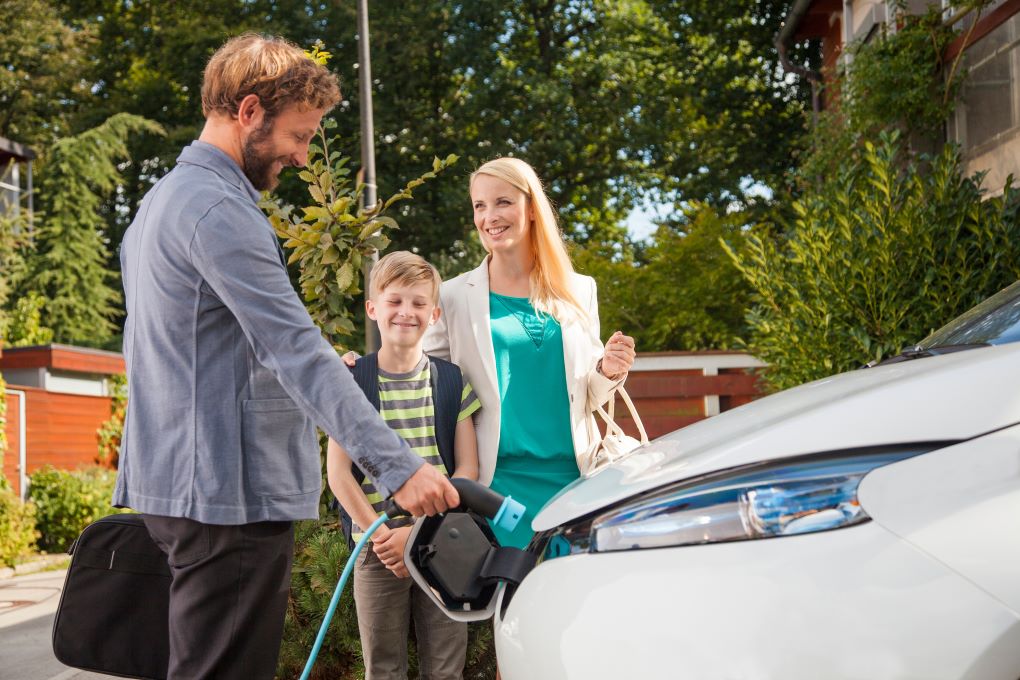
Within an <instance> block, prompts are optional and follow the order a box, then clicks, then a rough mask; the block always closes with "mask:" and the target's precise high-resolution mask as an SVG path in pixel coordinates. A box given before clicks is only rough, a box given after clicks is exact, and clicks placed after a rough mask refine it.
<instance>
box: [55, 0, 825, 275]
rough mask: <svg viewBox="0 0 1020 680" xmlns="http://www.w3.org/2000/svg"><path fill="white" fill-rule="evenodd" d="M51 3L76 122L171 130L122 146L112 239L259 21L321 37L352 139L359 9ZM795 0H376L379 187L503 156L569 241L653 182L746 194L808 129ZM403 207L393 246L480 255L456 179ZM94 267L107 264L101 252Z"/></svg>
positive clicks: (604, 224)
mask: <svg viewBox="0 0 1020 680" xmlns="http://www.w3.org/2000/svg"><path fill="white" fill-rule="evenodd" d="M35 1H36V2H42V0H35ZM47 4H48V5H49V6H50V7H55V8H57V10H58V12H59V14H60V15H61V16H62V17H63V20H64V24H65V25H69V26H74V27H75V28H76V29H78V30H81V31H82V32H85V31H88V32H89V34H90V36H91V39H92V40H93V42H91V43H88V50H87V55H86V56H87V59H85V60H84V67H83V68H79V67H77V66H75V67H74V68H73V69H71V70H73V71H75V72H76V73H78V76H79V77H78V80H79V81H80V82H82V83H85V84H87V86H88V88H89V89H88V91H87V92H85V93H84V94H83V95H82V96H81V97H80V99H82V100H87V101H86V103H87V106H86V105H81V104H78V105H76V107H75V109H74V110H75V111H78V114H77V115H76V116H75V117H74V119H73V123H74V129H75V130H81V129H87V128H88V127H91V126H93V125H96V124H98V123H99V122H101V121H102V120H104V119H106V118H107V117H109V116H111V115H113V114H115V113H118V112H130V113H133V114H136V115H141V116H144V117H146V118H149V119H153V120H158V121H160V123H161V124H163V125H164V127H165V128H166V129H167V131H168V134H167V136H166V137H165V138H163V137H160V136H158V135H151V134H142V135H138V136H136V137H134V138H132V140H131V141H130V142H129V144H130V149H131V154H130V158H129V159H128V160H126V161H125V162H124V163H123V164H122V173H123V176H124V180H125V181H124V185H123V190H122V191H118V192H117V193H116V194H115V195H111V196H109V197H108V198H107V199H106V201H104V205H103V209H102V212H103V213H104V215H105V217H106V220H107V225H106V231H105V233H106V236H107V238H108V240H109V243H110V244H112V245H114V246H115V245H116V244H118V243H119V242H120V240H121V238H122V235H123V232H124V230H125V229H126V228H127V225H128V224H129V223H130V221H131V218H132V217H133V215H134V212H135V210H136V206H137V204H138V201H139V199H140V198H141V196H142V194H144V193H145V191H147V190H148V189H149V188H150V187H151V184H152V182H153V181H154V180H155V179H156V178H158V177H160V176H161V175H162V174H164V173H165V172H166V171H167V170H168V169H169V168H171V167H173V164H174V160H175V159H176V157H177V155H178V153H179V151H180V147H181V146H182V145H183V144H186V143H187V142H188V141H190V140H191V139H193V138H194V137H195V136H196V135H197V133H198V131H199V129H200V128H201V125H202V115H201V108H200V102H199V92H200V84H201V74H202V69H203V68H204V66H205V63H206V62H207V61H208V58H209V56H210V55H211V54H212V52H213V50H215V49H216V48H217V47H218V46H219V45H220V44H222V42H223V40H224V39H225V38H226V37H228V36H230V35H236V34H238V33H241V32H243V31H257V32H263V33H274V34H280V35H283V36H285V37H287V38H288V39H290V40H292V41H294V42H295V43H297V44H299V45H308V44H311V43H312V42H313V41H314V40H315V39H317V38H321V39H322V40H323V42H324V44H325V49H326V50H328V51H329V52H331V53H332V54H333V55H334V58H333V61H332V62H331V63H334V64H336V65H337V70H338V71H339V73H340V74H341V76H342V78H343V84H344V87H343V89H344V92H345V95H346V97H347V99H346V100H345V101H343V102H342V103H341V104H340V106H339V108H338V113H339V114H340V115H339V116H338V122H339V132H340V136H341V137H342V138H343V139H345V140H347V139H349V140H351V141H352V142H353V143H354V144H357V143H358V141H359V140H360V130H359V119H358V115H357V111H358V107H359V92H358V88H357V78H358V67H357V63H358V61H359V57H358V55H357V46H358V40H357V38H356V34H355V31H356V26H357V22H356V21H355V11H356V10H355V3H350V2H336V3H301V2H299V3H282V2H274V1H272V0H202V1H199V0H175V2H172V3H167V2H158V1H157V0H137V1H134V2H123V1H122V0H89V1H88V2H80V1H74V2H72V1H70V0H52V2H50V3H47ZM792 4H793V3H792V0H764V1H762V2H754V3H747V2H738V1H736V0H723V1H719V0H716V1H713V2H709V1H708V0H690V1H687V0H685V1H684V2H680V1H679V0H628V1H627V2H612V1H609V0H562V1H559V2H542V3H538V2H518V3H508V2H504V1H501V0H476V1H475V2H471V3H450V2H444V1H443V0H419V1H417V2H413V3H408V2H398V1H397V0H374V1H373V2H372V3H371V8H370V24H371V31H372V36H371V45H372V71H373V76H374V80H375V86H374V87H373V98H374V103H375V106H374V108H375V131H376V139H375V144H376V165H377V168H378V182H379V185H380V195H389V194H391V193H393V192H396V191H399V189H400V187H401V184H400V180H401V179H402V177H403V176H404V172H405V168H408V167H410V168H418V167H427V166H428V164H429V163H430V162H431V159H432V156H433V155H439V156H440V157H445V156H446V155H447V154H449V153H451V152H454V153H457V154H458V155H461V156H462V158H463V160H462V161H461V163H462V165H464V166H465V167H466V168H469V169H470V168H473V167H477V166H478V165H480V164H481V163H482V162H484V161H486V160H489V159H491V158H493V157H495V156H499V155H507V154H514V155H517V156H521V157H523V158H525V159H527V160H528V161H530V162H531V163H532V164H533V165H534V166H535V167H536V168H538V169H539V172H540V174H541V176H542V177H543V178H544V179H545V180H546V184H547V186H548V190H549V193H550V194H551V196H552V197H553V199H554V202H555V203H556V205H557V206H558V211H559V216H560V218H561V222H562V224H563V226H564V231H565V232H566V233H567V234H568V235H569V236H570V237H571V238H575V239H576V240H578V241H579V242H587V241H588V240H589V239H591V240H595V241H607V240H612V241H619V240H621V239H622V237H623V228H622V226H621V224H622V220H623V218H624V217H625V216H626V215H627V214H628V213H629V211H630V209H631V208H632V207H633V206H634V205H635V203H636V202H639V201H640V200H642V199H644V198H646V197H647V196H648V195H649V194H651V195H652V198H653V200H656V201H659V200H661V201H665V202H670V201H673V200H675V201H676V204H677V205H678V206H679V205H682V204H683V203H684V202H687V201H691V200H704V201H707V202H711V203H713V204H714V205H717V206H721V205H724V204H726V203H728V202H729V201H731V200H737V201H739V202H742V203H745V204H746V203H751V202H753V200H754V199H753V198H751V197H750V196H749V195H748V194H749V192H748V187H750V186H754V185H755V184H756V183H760V184H764V185H767V186H770V187H773V188H776V187H777V186H778V185H780V184H781V183H782V182H783V175H784V173H785V172H787V171H788V170H789V169H790V167H791V165H792V161H791V152H792V150H793V148H794V147H795V146H796V144H797V139H798V137H799V135H800V133H801V131H802V129H803V125H804V122H803V112H804V109H805V105H806V102H807V101H808V88H807V85H806V83H804V82H801V81H800V80H793V81H789V80H788V79H787V78H786V74H785V73H783V71H782V70H781V69H780V68H778V65H777V62H778V57H777V53H776V49H775V46H774V44H773V43H774V37H775V34H776V32H777V31H778V30H779V27H780V25H781V22H782V20H783V19H784V17H785V16H786V15H787V13H788V10H789V8H790V7H791V6H792ZM51 13H52V10H51ZM40 42H42V41H40ZM797 49H798V50H800V48H797ZM75 63H76V64H77V63H78V62H75ZM304 191H305V188H304V185H303V183H300V182H298V181H291V180H290V179H289V178H286V177H285V178H284V179H283V182H282V185H281V188H280V190H279V191H278V195H279V196H281V197H282V200H283V201H284V202H289V203H292V204H295V205H298V204H301V203H303V199H302V198H300V197H301V196H302V195H303V194H304ZM678 211H679V208H678ZM400 216H401V217H402V218H403V219H402V222H403V223H406V224H413V225H414V229H404V230H401V231H399V232H395V233H393V234H392V235H391V237H392V238H393V239H394V245H395V246H396V247H399V248H404V249H415V250H416V251H417V252H420V253H421V254H422V255H424V256H425V257H426V258H428V259H429V260H430V261H432V260H437V259H438V260H442V261H444V262H446V263H447V264H449V265H450V268H449V270H448V273H449V274H455V273H459V272H461V271H464V270H466V269H470V268H471V267H473V266H474V265H475V264H476V263H477V262H476V261H475V260H474V258H473V257H472V258H468V259H465V258H462V257H459V253H460V252H462V250H463V248H462V245H463V244H464V243H465V242H466V239H467V237H468V235H469V234H470V233H471V231H472V228H471V211H470V208H469V205H468V200H467V190H466V177H465V176H464V174H462V173H446V174H445V175H443V176H440V177H438V178H437V179H436V181H434V182H430V183H429V184H428V185H426V186H424V187H422V188H421V190H420V191H417V192H416V193H415V201H414V203H413V204H406V205H403V206H401V207H400ZM108 266H109V267H110V268H111V269H113V270H116V269H118V268H119V263H118V262H117V260H116V258H114V257H111V258H110V260H109V261H108Z"/></svg>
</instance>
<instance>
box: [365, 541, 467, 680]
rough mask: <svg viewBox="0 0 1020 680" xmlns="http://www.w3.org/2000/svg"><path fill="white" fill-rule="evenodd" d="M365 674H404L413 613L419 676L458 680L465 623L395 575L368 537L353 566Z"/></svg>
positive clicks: (386, 678)
mask: <svg viewBox="0 0 1020 680" xmlns="http://www.w3.org/2000/svg"><path fill="white" fill-rule="evenodd" d="M354 603H355V605H356V607H357V610H358V628H359V630H360V632H361V649H362V653H363V654H364V657H365V680H407V637H408V628H409V624H410V621H411V619H412V617H413V619H414V632H415V638H416V640H417V643H418V668H419V676H418V677H419V678H421V679H422V680H462V678H463V677H464V661H465V657H466V655H467V624H466V623H459V622H457V621H452V620H451V619H449V618H447V617H446V615H445V614H443V613H442V612H441V611H440V610H439V608H438V607H437V606H436V605H435V604H434V603H433V602H432V600H430V599H429V597H428V595H426V594H425V593H424V592H422V590H421V588H419V587H418V584H416V583H415V582H414V580H413V579H410V578H397V577H396V576H395V575H394V574H393V572H391V571H390V570H389V569H387V568H386V567H385V566H384V565H383V563H382V562H380V561H379V558H378V557H376V555H375V553H374V552H373V551H372V544H371V543H368V544H366V545H365V547H364V548H363V552H362V554H361V555H359V556H358V564H357V566H355V568H354Z"/></svg>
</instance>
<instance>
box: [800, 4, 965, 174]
mask: <svg viewBox="0 0 1020 680" xmlns="http://www.w3.org/2000/svg"><path fill="white" fill-rule="evenodd" d="M896 24H897V29H896V31H895V32H891V31H890V29H889V27H888V26H887V25H886V24H884V23H883V24H880V26H879V32H878V34H877V35H876V36H874V37H872V38H871V39H870V40H868V41H867V42H858V43H853V44H851V45H850V46H849V47H848V48H847V51H848V54H849V56H850V57H851V60H852V61H850V65H849V67H846V68H844V69H843V70H842V71H841V72H840V73H839V74H838V76H837V77H835V78H834V79H833V80H832V82H831V83H829V84H828V85H827V88H828V90H829V91H830V92H831V93H832V94H833V95H838V99H836V98H834V97H829V104H830V106H829V108H828V110H827V111H825V112H823V113H822V115H821V116H820V119H819V123H818V125H817V126H816V127H815V128H814V129H813V130H812V131H811V133H810V135H809V136H808V139H807V146H808V149H807V154H806V156H805V158H804V159H803V162H802V164H801V166H800V168H799V170H798V174H799V175H800V177H801V178H804V179H807V180H808V181H809V182H817V181H818V179H819V178H821V177H830V176H832V175H833V174H834V173H835V172H837V171H838V169H839V167H840V166H841V165H842V164H843V163H844V162H845V159H846V157H847V155H848V154H849V153H851V150H853V149H855V148H859V147H860V146H862V145H863V144H864V143H865V142H866V141H867V140H871V139H874V138H875V137H876V136H877V135H878V134H879V133H881V132H883V131H887V132H888V131H893V130H897V131H899V132H900V133H901V134H903V135H904V138H905V139H906V141H907V142H908V144H909V147H908V149H909V151H910V152H911V153H913V154H915V155H916V154H918V153H924V152H930V151H932V150H933V149H935V148H936V146H937V144H939V143H941V140H942V138H943V136H944V129H945V123H946V120H947V119H948V117H949V115H950V114H951V113H952V111H953V109H954V107H955V105H956V95H957V94H958V92H959V89H960V86H961V84H962V82H963V78H964V77H965V74H964V73H963V72H962V71H960V70H958V69H957V68H955V67H956V64H955V63H954V64H952V65H948V66H949V68H948V69H947V64H945V63H943V54H945V50H946V47H947V46H948V44H949V43H950V41H952V40H953V38H955V37H956V33H955V32H954V31H953V29H952V28H951V27H948V26H946V24H945V22H944V20H943V17H942V12H941V7H940V6H938V5H936V4H934V3H933V4H931V6H930V7H929V8H928V11H927V12H926V13H924V14H920V15H917V14H907V13H906V12H905V10H904V9H903V8H900V9H899V10H897V14H896Z"/></svg>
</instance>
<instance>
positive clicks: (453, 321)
mask: <svg viewBox="0 0 1020 680" xmlns="http://www.w3.org/2000/svg"><path fill="white" fill-rule="evenodd" d="M488 264H489V259H488V257H486V258H485V260H483V261H482V264H481V265H479V266H478V267H477V268H475V269H473V270H471V271H469V272H467V273H466V274H461V275H460V276H458V277H456V278H454V279H450V280H449V281H445V282H444V283H443V285H442V286H441V287H440V289H439V306H440V308H442V310H443V313H442V314H441V315H440V317H439V320H438V321H437V322H436V323H435V325H434V326H431V327H430V328H429V330H428V332H427V333H426V334H425V338H424V341H423V344H424V348H425V352H426V353H428V354H432V355H434V356H437V357H439V358H441V359H447V360H449V361H452V362H453V363H455V364H457V365H458V366H460V367H461V370H462V371H463V372H464V375H465V376H466V377H467V379H468V380H469V381H470V382H471V385H472V386H473V387H474V388H475V394H477V395H478V399H479V400H480V401H481V402H482V408H481V410H480V411H479V412H478V418H477V419H476V420H475V428H476V430H477V433H478V463H479V465H478V481H479V482H481V483H483V484H489V483H490V482H491V481H492V475H493V473H494V472H495V470H496V452H497V451H498V450H499V423H500V403H499V383H498V381H497V378H496V354H495V351H494V350H493V348H492V330H491V327H490V324H489V267H488ZM570 284H571V286H572V291H573V293H574V296H575V297H576V298H577V300H578V302H580V303H581V304H582V305H584V306H585V310H586V311H587V312H588V317H589V318H590V319H591V321H590V322H584V321H579V320H572V321H566V322H563V323H562V324H561V329H562V333H563V365H564V368H565V370H566V378H567V394H568V395H569V396H570V429H571V432H572V433H573V437H574V454H575V455H576V456H580V455H581V454H583V453H584V452H585V451H587V449H588V444H589V442H588V427H587V425H586V423H585V418H586V416H587V417H588V418H590V417H592V416H591V408H592V407H594V406H595V405H596V404H598V405H601V404H605V403H606V402H607V401H608V400H609V395H610V392H611V390H612V389H613V388H614V387H616V385H618V384H619V382H620V381H618V380H617V381H613V380H610V379H609V378H606V377H605V376H604V375H602V374H601V373H599V372H598V371H597V370H595V367H596V365H597V364H598V361H599V359H600V358H602V352H603V349H604V347H603V345H602V341H601V339H600V337H599V308H598V298H597V296H596V292H595V280H594V279H593V278H591V277H590V276H582V275H580V274H572V275H571V281H570ZM534 389H542V387H541V386H540V385H535V387H534ZM589 404H591V406H589Z"/></svg>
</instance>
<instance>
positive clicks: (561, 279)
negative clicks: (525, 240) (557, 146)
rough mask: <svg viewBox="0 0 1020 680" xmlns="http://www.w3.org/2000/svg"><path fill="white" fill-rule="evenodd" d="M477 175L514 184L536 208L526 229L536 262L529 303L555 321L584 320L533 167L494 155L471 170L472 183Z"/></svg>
mask: <svg viewBox="0 0 1020 680" xmlns="http://www.w3.org/2000/svg"><path fill="white" fill-rule="evenodd" d="M478 175H489V176H491V177H495V178H497V179H501V180H503V181H504V182H507V183H508V184H511V185H513V186H514V187H516V188H517V189H518V190H520V191H522V192H524V195H525V196H527V197H528V203H529V204H531V205H532V206H533V207H534V209H535V219H534V221H533V222H532V227H531V229H530V230H529V240H530V241H531V250H532V252H533V253H534V255H535V266H534V268H533V269H532V270H531V295H530V296H529V298H530V301H531V304H532V305H534V307H535V309H537V310H538V311H540V312H545V313H547V314H551V315H552V316H553V317H554V318H555V319H556V320H558V321H564V320H566V319H567V318H570V317H574V318H577V319H581V320H587V319H588V313H587V312H586V311H585V309H584V307H583V306H582V305H581V303H580V302H579V301H578V300H577V298H576V297H575V296H574V294H573V292H571V290H570V275H571V274H573V273H574V267H573V265H572V264H571V263H570V256H569V255H567V247H566V244H565V243H564V242H563V234H562V233H560V227H559V224H558V223H557V221H556V213H555V212H553V209H552V204H551V203H550V201H549V197H548V196H546V194H545V190H544V189H543V188H542V180H540V179H539V178H538V174H537V173H536V172H535V169H534V168H532V167H531V166H530V165H528V164H527V163H525V162H524V161H522V160H521V159H519V158H496V159H495V160H491V161H489V162H488V163H485V164H484V165H482V166H481V167H480V168H478V169H477V170H475V171H474V172H473V173H472V174H471V182H472V183H473V182H474V181H475V177H477V176H478Z"/></svg>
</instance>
